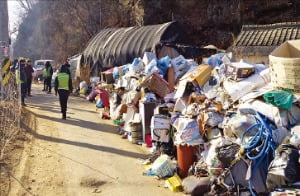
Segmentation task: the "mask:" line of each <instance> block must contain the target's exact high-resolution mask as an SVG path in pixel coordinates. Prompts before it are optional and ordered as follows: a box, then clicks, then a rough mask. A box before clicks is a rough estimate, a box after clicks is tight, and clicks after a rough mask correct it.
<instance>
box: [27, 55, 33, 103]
mask: <svg viewBox="0 0 300 196" xmlns="http://www.w3.org/2000/svg"><path fill="white" fill-rule="evenodd" d="M25 72H26V78H27V95H28V97H32V95H31V84H32V73H33V72H34V70H33V68H32V65H31V61H30V59H28V60H27V62H26V67H25Z"/></svg>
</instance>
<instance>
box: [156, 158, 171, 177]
mask: <svg viewBox="0 0 300 196" xmlns="http://www.w3.org/2000/svg"><path fill="white" fill-rule="evenodd" d="M175 168H176V167H175V165H174V164H173V163H172V161H171V159H170V157H169V156H168V155H161V156H160V157H158V158H157V159H156V160H155V161H154V163H153V164H152V165H151V170H152V171H153V172H154V174H155V175H157V176H159V177H167V176H168V177H170V176H173V174H174V170H175Z"/></svg>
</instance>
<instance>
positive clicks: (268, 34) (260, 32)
mask: <svg viewBox="0 0 300 196" xmlns="http://www.w3.org/2000/svg"><path fill="white" fill-rule="evenodd" d="M293 39H300V22H290V23H276V24H268V25H244V26H243V27H242V31H241V33H240V34H239V36H238V38H237V40H236V41H235V43H234V45H233V47H247V46H279V45H280V44H282V43H283V42H285V41H286V40H293Z"/></svg>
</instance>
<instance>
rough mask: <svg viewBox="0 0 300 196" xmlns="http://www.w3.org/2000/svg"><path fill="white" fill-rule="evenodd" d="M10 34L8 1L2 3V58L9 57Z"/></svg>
mask: <svg viewBox="0 0 300 196" xmlns="http://www.w3.org/2000/svg"><path fill="white" fill-rule="evenodd" d="M8 48H9V34H8V8H7V0H1V1H0V57H2V56H4V55H7V56H8V52H9V51H8Z"/></svg>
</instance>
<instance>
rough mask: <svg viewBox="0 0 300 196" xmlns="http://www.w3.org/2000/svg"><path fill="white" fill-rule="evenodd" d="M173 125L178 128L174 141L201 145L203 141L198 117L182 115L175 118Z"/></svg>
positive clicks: (177, 143)
mask: <svg viewBox="0 0 300 196" xmlns="http://www.w3.org/2000/svg"><path fill="white" fill-rule="evenodd" d="M173 126H174V127H175V128H176V130H177V132H176V134H175V141H174V143H175V145H184V144H188V145H199V144H202V143H203V139H202V135H201V134H200V131H199V125H198V122H197V120H196V119H191V118H184V117H180V118H177V119H176V120H175V122H174V123H173Z"/></svg>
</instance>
